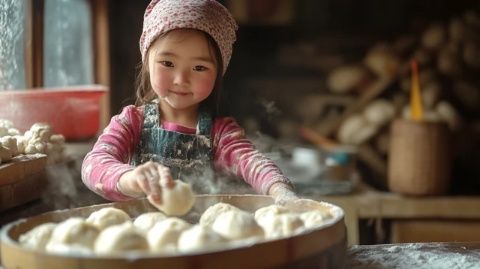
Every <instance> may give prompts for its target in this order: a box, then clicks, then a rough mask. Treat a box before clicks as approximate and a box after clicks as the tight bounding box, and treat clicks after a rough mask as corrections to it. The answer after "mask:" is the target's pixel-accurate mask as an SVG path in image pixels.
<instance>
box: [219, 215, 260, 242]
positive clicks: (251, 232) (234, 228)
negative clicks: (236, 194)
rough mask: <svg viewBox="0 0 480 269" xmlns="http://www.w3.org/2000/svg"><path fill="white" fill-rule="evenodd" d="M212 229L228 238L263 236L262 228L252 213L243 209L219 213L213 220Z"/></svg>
mask: <svg viewBox="0 0 480 269" xmlns="http://www.w3.org/2000/svg"><path fill="white" fill-rule="evenodd" d="M212 229H213V230H214V231H215V232H217V233H218V234H220V235H222V236H223V237H225V238H228V239H230V240H238V239H247V238H254V237H255V238H262V237H263V229H262V227H260V226H259V225H258V224H257V222H256V221H255V218H254V217H253V214H251V213H249V212H246V211H243V210H230V211H227V212H223V213H221V214H220V215H218V217H217V218H216V219H215V221H214V222H213V225H212Z"/></svg>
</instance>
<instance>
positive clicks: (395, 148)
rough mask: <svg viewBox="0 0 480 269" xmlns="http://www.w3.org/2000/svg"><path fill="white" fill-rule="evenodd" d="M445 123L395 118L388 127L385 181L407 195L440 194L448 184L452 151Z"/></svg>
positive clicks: (445, 189) (446, 189)
mask: <svg viewBox="0 0 480 269" xmlns="http://www.w3.org/2000/svg"><path fill="white" fill-rule="evenodd" d="M449 143H450V141H449V130H448V127H447V126H446V124H443V123H437V122H415V121H410V120H403V119H399V120H395V121H394V122H393V124H392V127H391V140H390V152H389V156H388V157H389V161H388V164H389V165H388V185H389V188H390V190H391V191H393V192H397V193H402V194H409V195H441V194H445V193H446V192H447V191H448V188H449V186H450V169H451V155H450V154H451V153H450V145H449Z"/></svg>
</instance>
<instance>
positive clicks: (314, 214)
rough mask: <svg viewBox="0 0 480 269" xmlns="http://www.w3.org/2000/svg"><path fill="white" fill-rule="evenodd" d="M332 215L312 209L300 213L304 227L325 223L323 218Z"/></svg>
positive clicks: (325, 218)
mask: <svg viewBox="0 0 480 269" xmlns="http://www.w3.org/2000/svg"><path fill="white" fill-rule="evenodd" d="M332 217H333V216H332V215H331V214H330V213H328V212H324V211H320V210H312V211H307V212H304V213H302V214H300V219H302V221H303V224H304V225H305V227H306V228H315V227H318V226H321V225H322V224H323V223H325V220H327V219H331V218H332Z"/></svg>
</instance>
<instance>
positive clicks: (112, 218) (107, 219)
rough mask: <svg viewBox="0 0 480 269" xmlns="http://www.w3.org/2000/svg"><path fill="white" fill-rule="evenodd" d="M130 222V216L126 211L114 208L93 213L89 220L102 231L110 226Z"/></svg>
mask: <svg viewBox="0 0 480 269" xmlns="http://www.w3.org/2000/svg"><path fill="white" fill-rule="evenodd" d="M127 221H130V216H129V215H128V214H127V213H125V211H123V210H121V209H118V208H114V207H104V208H102V209H100V210H97V211H95V212H92V214H90V216H88V218H87V222H88V223H91V224H92V225H94V226H96V227H98V228H99V229H100V230H103V229H105V228H107V227H108V226H112V225H117V224H122V223H124V222H127Z"/></svg>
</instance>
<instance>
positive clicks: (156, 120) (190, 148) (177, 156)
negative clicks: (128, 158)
mask: <svg viewBox="0 0 480 269" xmlns="http://www.w3.org/2000/svg"><path fill="white" fill-rule="evenodd" d="M211 131H212V118H211V116H210V115H209V114H208V113H206V112H203V111H201V112H200V113H199V119H198V124H197V132H196V134H183V133H179V132H175V131H168V130H165V129H163V128H162V127H161V124H160V112H159V109H158V103H148V104H146V105H145V111H144V121H143V129H142V133H141V138H140V143H139V145H138V147H137V150H136V152H135V155H134V157H133V159H132V162H131V163H132V165H134V166H137V165H139V164H142V163H145V162H147V161H156V162H159V163H161V164H163V165H165V166H167V167H169V168H170V171H171V174H172V177H173V179H181V180H183V181H185V182H189V183H190V184H192V187H193V189H194V191H196V192H197V193H209V192H210V187H209V186H208V185H210V184H208V182H211V180H212V178H213V177H214V175H213V169H212V163H213V161H212V160H213V153H212V137H211Z"/></svg>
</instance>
